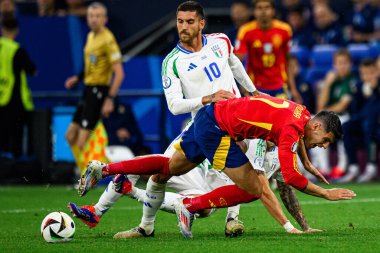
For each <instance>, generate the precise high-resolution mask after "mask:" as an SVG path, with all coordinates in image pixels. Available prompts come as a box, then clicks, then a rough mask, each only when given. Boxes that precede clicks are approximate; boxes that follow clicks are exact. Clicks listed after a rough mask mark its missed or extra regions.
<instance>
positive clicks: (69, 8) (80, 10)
mask: <svg viewBox="0 0 380 253" xmlns="http://www.w3.org/2000/svg"><path fill="white" fill-rule="evenodd" d="M65 2H66V6H65V7H64V8H63V9H61V10H60V13H59V14H60V15H73V16H79V17H86V14H87V6H86V5H85V1H84V0H66V1H65Z"/></svg>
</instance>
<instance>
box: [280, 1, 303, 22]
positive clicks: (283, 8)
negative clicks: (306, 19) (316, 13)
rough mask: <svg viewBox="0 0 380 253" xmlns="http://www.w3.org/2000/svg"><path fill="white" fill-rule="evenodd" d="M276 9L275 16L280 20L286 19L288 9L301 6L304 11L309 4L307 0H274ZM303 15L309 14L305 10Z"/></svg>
mask: <svg viewBox="0 0 380 253" xmlns="http://www.w3.org/2000/svg"><path fill="white" fill-rule="evenodd" d="M275 4H276V10H277V18H278V19H280V20H286V19H287V17H288V15H289V11H290V10H292V9H294V8H301V9H304V10H305V11H306V10H307V6H308V5H309V1H308V0H276V1H275ZM305 15H309V14H308V12H307V11H306V12H305Z"/></svg>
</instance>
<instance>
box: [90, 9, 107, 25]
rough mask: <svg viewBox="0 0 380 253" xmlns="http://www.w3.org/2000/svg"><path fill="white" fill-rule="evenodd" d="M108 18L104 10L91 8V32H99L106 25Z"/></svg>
mask: <svg viewBox="0 0 380 253" xmlns="http://www.w3.org/2000/svg"><path fill="white" fill-rule="evenodd" d="M106 22H107V17H106V13H105V10H104V9H103V8H89V9H88V11H87V23H88V26H89V27H90V29H91V30H93V31H99V29H101V28H102V27H104V26H105V25H106Z"/></svg>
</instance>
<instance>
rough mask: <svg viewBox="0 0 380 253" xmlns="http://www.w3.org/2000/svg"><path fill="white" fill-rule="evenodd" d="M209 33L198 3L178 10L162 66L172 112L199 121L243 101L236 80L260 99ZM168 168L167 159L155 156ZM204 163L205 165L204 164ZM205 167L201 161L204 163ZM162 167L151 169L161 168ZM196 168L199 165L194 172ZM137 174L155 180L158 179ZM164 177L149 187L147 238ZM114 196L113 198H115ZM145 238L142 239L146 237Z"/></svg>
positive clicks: (220, 37)
mask: <svg viewBox="0 0 380 253" xmlns="http://www.w3.org/2000/svg"><path fill="white" fill-rule="evenodd" d="M204 27H205V18H204V12H203V7H202V6H201V5H200V4H199V3H197V2H195V1H187V2H184V3H182V4H180V5H179V6H178V9H177V30H178V35H179V38H180V41H179V42H178V44H177V46H176V47H175V48H174V49H173V50H172V51H171V52H170V53H169V54H168V55H167V56H166V58H165V59H164V61H163V63H162V83H163V88H164V92H165V97H166V100H167V103H168V107H169V110H170V111H171V112H172V113H173V114H175V115H177V114H182V113H189V112H191V114H192V116H193V117H194V116H195V114H196V113H197V111H198V110H199V109H200V108H202V107H204V106H205V105H207V104H209V103H211V102H216V101H219V100H224V99H229V98H233V97H240V93H239V91H238V88H237V85H236V82H235V79H236V80H237V81H238V82H239V83H240V84H241V85H243V86H244V88H245V89H246V90H247V91H249V92H253V93H254V94H255V93H256V94H257V91H256V88H255V86H254V85H253V83H252V81H251V80H250V78H249V76H248V75H247V73H246V72H245V69H244V67H243V65H242V64H241V62H240V60H239V59H238V58H237V57H236V56H235V55H234V53H233V47H232V45H231V42H230V41H229V39H228V37H227V36H226V35H224V34H209V35H207V36H206V35H204V34H202V31H203V28H204ZM156 158H157V159H159V160H161V159H164V160H162V161H164V162H165V159H167V158H164V157H161V156H156ZM202 161H203V160H202ZM199 162H201V161H199ZM160 164H161V165H162V162H159V163H157V165H156V162H155V161H153V163H151V164H150V165H152V166H155V167H160ZM196 165H197V164H194V167H195V166H196ZM157 172H158V171H157ZM157 172H155V171H152V172H151V173H146V172H143V173H140V171H139V170H136V172H135V173H134V174H147V175H152V174H155V173H157ZM160 180H161V179H160V176H152V177H151V178H150V179H149V181H148V183H147V188H146V191H147V194H146V195H145V197H144V202H145V203H149V205H144V206H143V217H142V219H141V223H140V224H139V227H140V228H142V229H144V231H145V233H146V234H147V235H149V234H151V233H152V232H153V230H154V221H155V217H156V213H157V211H158V209H159V207H160V206H161V204H162V201H163V199H164V196H165V184H161V183H160ZM116 194H117V193H115V192H114V191H113V192H112V191H109V198H112V196H114V195H116ZM141 235H142V234H141Z"/></svg>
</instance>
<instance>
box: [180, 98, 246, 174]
mask: <svg viewBox="0 0 380 253" xmlns="http://www.w3.org/2000/svg"><path fill="white" fill-rule="evenodd" d="M175 148H176V149H177V150H179V151H182V152H183V154H184V155H185V156H186V157H187V158H188V159H189V160H190V161H192V162H194V163H200V162H202V161H203V160H204V158H207V159H208V160H209V161H210V163H211V164H212V166H213V168H214V169H216V170H223V169H224V168H225V167H227V168H236V167H240V166H242V165H243V164H245V163H247V162H248V158H247V157H246V155H245V154H244V153H243V151H241V149H240V147H239V146H238V145H237V144H236V142H235V141H234V140H232V139H231V137H230V136H229V135H228V133H227V132H225V131H222V130H221V129H220V128H219V126H218V124H217V122H216V119H215V116H214V106H213V104H212V105H209V106H206V107H203V108H202V109H200V110H199V111H198V113H197V115H196V116H195V119H194V124H193V125H192V126H191V127H190V128H189V130H188V131H186V132H185V133H184V134H183V136H182V139H181V140H180V142H179V143H177V145H175Z"/></svg>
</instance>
